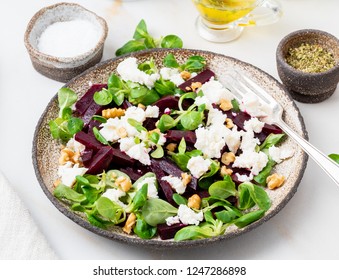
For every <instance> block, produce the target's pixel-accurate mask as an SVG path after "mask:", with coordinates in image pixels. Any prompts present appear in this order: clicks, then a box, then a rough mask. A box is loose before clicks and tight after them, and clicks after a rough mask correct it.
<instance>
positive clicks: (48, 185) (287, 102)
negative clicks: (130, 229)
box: [33, 49, 307, 248]
mask: <svg viewBox="0 0 339 280" xmlns="http://www.w3.org/2000/svg"><path fill="white" fill-rule="evenodd" d="M168 53H173V54H174V56H175V57H176V58H177V59H178V60H179V61H181V62H183V61H184V60H185V59H187V57H189V56H190V55H202V56H204V57H205V58H206V59H207V61H208V64H207V67H208V68H210V69H211V70H213V71H214V72H215V73H216V76H217V79H219V80H220V81H221V82H225V80H224V76H223V74H224V73H225V71H226V70H227V69H230V68H236V69H238V70H239V71H244V72H245V73H246V74H247V75H248V76H249V77H252V78H253V79H254V81H256V82H257V83H258V84H260V85H261V86H263V87H264V88H265V89H266V90H267V91H268V92H270V93H272V95H273V96H274V97H275V98H276V99H277V100H278V101H279V102H280V103H281V105H282V106H283V108H284V109H285V112H284V120H285V121H286V123H287V124H288V125H290V126H291V127H292V128H293V129H294V130H295V131H296V132H297V133H299V134H300V135H301V136H303V137H304V138H307V132H306V129H305V126H304V122H303V119H302V117H301V115H300V113H299V110H298V108H297V107H296V105H295V103H294V101H293V99H292V98H291V97H290V95H289V94H288V93H286V92H285V90H284V89H283V88H282V86H281V85H280V84H279V83H278V82H277V81H276V80H275V79H273V78H272V77H271V76H269V75H268V74H266V73H264V72H263V71H261V70H260V69H258V68H256V67H254V66H252V65H250V64H247V63H245V62H242V61H239V60H237V59H234V58H231V57H227V56H224V55H220V54H215V53H212V52H206V51H198V50H185V49H182V50H181V49H180V50H174V49H173V50H166V49H159V50H153V51H143V52H139V53H135V54H133V55H132V56H135V57H136V58H137V59H138V60H139V61H140V62H142V61H145V60H148V59H150V58H151V57H153V58H154V60H155V62H156V64H157V65H158V66H161V65H162V60H163V58H164V57H165V56H166V55H167V54H168ZM125 57H126V56H123V57H119V58H115V59H112V60H108V61H105V62H102V63H100V64H98V65H96V66H95V67H93V68H92V69H89V70H88V71H86V72H84V73H83V74H81V75H80V76H78V77H76V78H74V79H73V80H71V81H70V82H69V83H67V84H66V87H70V88H71V89H73V90H74V91H75V92H77V93H78V95H79V96H82V95H83V94H84V93H85V92H86V91H87V90H88V88H89V87H90V84H91V83H106V82H107V79H108V77H109V76H110V74H111V73H112V72H115V70H116V67H117V65H118V64H119V63H120V62H121V61H122V60H123V59H124V58H125ZM57 115H58V105H57V96H54V98H53V99H52V100H51V101H50V103H49V104H48V105H47V107H46V110H45V111H44V112H43V114H42V116H41V118H40V120H39V123H38V124H37V127H36V131H35V135H34V141H33V164H34V168H35V172H36V176H37V178H38V181H39V183H40V185H41V187H42V189H43V191H44V192H45V194H46V195H47V197H48V198H49V199H50V200H51V202H52V203H53V204H54V205H55V206H56V207H57V208H58V209H59V210H60V211H61V212H62V213H63V214H65V215H66V216H67V217H69V218H70V219H71V220H73V221H74V222H76V223H78V224H79V225H80V226H82V227H84V228H86V229H88V230H90V231H92V232H95V233H97V234H99V235H102V236H105V237H107V238H110V239H112V240H117V241H122V242H127V243H130V244H138V245H144V246H152V248H168V247H172V248H185V247H193V246H199V245H208V244H210V243H213V242H217V241H221V240H226V239H230V238H233V237H236V236H239V235H241V234H243V233H246V232H249V231H251V230H252V229H254V228H256V227H258V226H259V225H261V224H263V223H264V222H266V221H268V220H269V219H270V218H272V217H273V216H274V215H275V214H277V213H278V212H279V211H280V210H281V209H282V208H283V207H284V206H285V205H286V204H287V202H288V201H289V200H290V199H291V198H292V196H293V195H294V193H295V192H296V191H297V187H298V185H299V182H300V180H301V178H302V176H303V173H304V171H305V167H306V162H307V155H306V154H305V153H304V152H303V151H302V150H301V149H300V148H299V147H298V146H297V145H296V144H295V143H294V142H293V141H292V140H291V139H287V140H286V141H285V142H284V143H283V145H284V146H288V147H290V148H291V149H293V150H294V156H293V157H292V158H290V159H288V160H286V161H284V162H283V163H281V164H279V165H278V166H277V172H278V173H280V174H282V175H284V176H285V177H286V182H285V184H284V185H283V186H282V187H281V188H279V189H276V190H274V191H270V190H268V194H269V196H270V198H271V200H272V207H271V209H270V210H268V212H267V213H266V215H265V216H264V217H263V218H262V219H260V220H259V221H257V222H255V223H253V224H251V225H249V226H247V227H245V228H242V229H238V228H237V227H235V226H231V227H229V228H228V229H227V231H226V233H225V234H224V235H223V236H219V237H216V238H212V239H202V240H194V241H183V242H175V241H173V240H165V241H163V240H160V239H158V238H155V239H152V240H142V239H140V238H138V237H136V236H135V235H127V234H125V233H123V232H122V230H121V228H120V227H113V228H111V229H110V230H102V229H99V228H96V227H94V226H93V225H91V224H89V223H88V222H87V221H86V220H85V219H84V218H83V217H82V216H81V214H78V213H74V212H72V211H71V210H70V209H69V208H68V206H67V205H66V204H64V203H62V202H61V201H59V200H58V199H56V198H55V197H54V196H53V195H52V191H53V182H55V181H56V179H57V169H58V158H59V155H60V143H58V142H57V141H55V140H53V139H52V137H51V135H50V132H49V127H48V122H49V121H50V120H51V119H54V118H55V117H56V116H57ZM286 223H288V221H286Z"/></svg>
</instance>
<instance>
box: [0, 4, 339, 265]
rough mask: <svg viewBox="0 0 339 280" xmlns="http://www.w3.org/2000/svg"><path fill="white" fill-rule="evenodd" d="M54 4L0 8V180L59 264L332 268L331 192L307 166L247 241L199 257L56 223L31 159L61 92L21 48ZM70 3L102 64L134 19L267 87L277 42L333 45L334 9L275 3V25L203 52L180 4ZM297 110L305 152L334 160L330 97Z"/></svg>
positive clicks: (334, 105)
mask: <svg viewBox="0 0 339 280" xmlns="http://www.w3.org/2000/svg"><path fill="white" fill-rule="evenodd" d="M56 2H57V1H51V0H45V1H27V0H16V1H6V4H4V3H2V4H1V6H2V7H1V8H0V22H1V25H0V26H1V27H0V34H1V39H0V50H1V52H0V170H2V171H3V172H4V174H5V175H6V176H7V178H8V179H9V181H10V182H11V183H12V184H13V185H14V187H15V189H16V191H17V193H18V194H19V196H20V197H21V198H22V200H23V201H24V203H25V204H26V206H27V207H28V209H29V210H30V212H31V214H32V216H33V218H34V220H35V221H36V223H37V225H38V226H39V228H40V229H41V231H42V232H43V234H44V235H45V236H46V238H47V240H48V242H49V243H50V245H51V247H52V248H53V249H54V250H55V252H56V253H57V254H58V256H59V257H60V258H61V259H274V260H276V259H339V242H338V236H339V188H338V186H336V185H335V184H334V183H333V182H332V181H331V179H329V178H328V177H327V176H326V175H325V173H324V172H323V171H322V170H320V168H319V167H318V166H317V165H316V164H315V163H314V162H313V161H312V160H309V162H308V165H307V169H306V171H305V174H304V177H303V179H302V181H301V183H300V186H299V189H298V192H297V193H296V194H295V196H294V197H293V198H292V200H291V201H290V202H289V203H288V205H287V206H286V207H285V208H284V209H283V210H282V211H281V212H280V213H279V214H277V215H276V216H275V217H273V218H272V219H271V220H269V221H268V222H267V223H265V224H264V225H262V226H260V227H259V228H257V229H255V230H253V231H251V232H250V233H247V234H245V235H243V236H241V237H238V238H235V239H232V240H229V241H226V242H223V243H221V244H215V245H213V246H210V247H209V248H196V249H189V250H188V249H181V250H173V251H172V250H166V251H157V250H152V249H145V248H139V247H132V246H129V245H126V244H122V243H118V242H115V241H112V240H108V239H106V238H103V237H100V236H97V235H95V234H93V233H91V232H89V231H87V230H86V229H83V228H82V227H80V226H78V225H77V224H75V223H73V222H72V221H71V220H69V219H68V218H67V217H65V216H64V215H63V214H61V213H60V212H59V211H58V210H57V209H56V208H55V207H54V206H53V205H52V203H51V202H50V201H49V200H48V199H47V197H46V196H45V194H44V193H43V192H42V190H41V188H40V186H39V183H38V181H37V179H36V177H35V173H34V170H33V165H32V159H31V150H32V139H33V132H34V129H35V126H36V124H37V121H38V119H39V117H40V115H41V113H42V112H43V110H44V108H45V106H46V105H47V103H48V101H49V100H50V99H51V98H52V97H53V96H54V95H55V93H56V92H57V90H58V89H59V88H60V87H62V86H63V83H60V82H56V81H53V80H51V79H48V78H46V77H44V76H42V75H40V74H39V73H37V72H36V71H35V70H34V69H33V67H32V65H31V62H30V59H29V56H28V54H27V52H26V49H25V46H24V42H23V37H24V32H25V28H26V25H27V23H28V22H29V20H30V18H31V17H32V16H33V15H34V13H35V12H37V11H38V10H39V9H41V8H42V7H44V6H48V5H50V4H54V3H56ZM66 2H68V1H66ZM73 2H77V3H79V4H81V5H83V6H84V7H86V8H88V9H90V10H92V11H94V12H96V13H97V14H98V15H100V16H102V17H104V18H105V19H106V20H107V23H108V26H109V35H108V38H107V41H106V45H105V50H104V57H103V59H108V58H111V57H114V53H115V50H116V49H117V48H118V47H120V46H121V45H122V44H123V43H125V42H126V41H127V40H129V39H131V38H132V35H133V32H134V28H135V26H136V25H137V23H138V22H139V21H140V20H141V19H142V18H143V19H145V21H146V23H147V25H148V29H149V32H150V33H151V34H153V35H154V36H155V37H159V36H160V35H167V34H171V33H173V34H177V35H179V36H180V37H181V38H182V39H183V41H184V46H185V47H186V48H196V49H203V50H209V51H214V52H217V53H222V54H226V55H229V56H233V57H235V58H238V59H240V60H243V61H246V62H249V63H251V64H253V65H255V66H257V67H259V68H261V69H262V70H264V71H266V72H267V73H269V74H271V75H272V76H273V77H275V78H277V79H279V77H278V74H277V70H276V62H275V51H276V47H277V45H278V43H279V41H280V40H281V39H282V38H283V37H284V36H285V35H287V34H288V33H290V32H292V31H295V30H298V29H304V28H314V29H321V30H324V31H327V32H329V33H332V34H333V35H335V36H337V37H339V29H338V17H339V1H338V0H282V1H281V2H282V5H283V8H284V15H283V18H282V19H281V20H280V21H279V22H278V23H276V24H274V25H271V26H266V27H253V28H249V29H247V30H246V31H245V32H244V33H243V34H242V36H241V37H240V38H239V39H238V40H236V41H234V42H231V43H225V44H216V43H210V42H207V41H205V40H203V39H201V38H200V37H199V36H198V35H197V33H196V31H195V28H194V22H195V18H196V16H197V12H196V10H195V8H194V6H193V4H192V2H191V1H190V0H135V1H126V2H122V3H121V1H113V0H81V1H73ZM297 106H298V107H299V109H300V111H301V114H302V115H303V117H304V121H305V123H306V128H307V130H308V133H309V138H310V142H311V143H313V144H314V145H315V146H316V147H318V148H319V149H320V150H322V151H323V152H324V153H325V154H329V153H339V129H338V125H337V123H338V121H339V110H338V108H339V89H337V90H336V92H335V93H334V95H333V96H332V97H331V98H330V99H328V100H326V101H324V102H322V103H320V104H302V103H297ZM0 195H1V194H0ZM1 207H3V206H2V205H0V211H1Z"/></svg>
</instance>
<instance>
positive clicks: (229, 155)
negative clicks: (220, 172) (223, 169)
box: [221, 152, 235, 165]
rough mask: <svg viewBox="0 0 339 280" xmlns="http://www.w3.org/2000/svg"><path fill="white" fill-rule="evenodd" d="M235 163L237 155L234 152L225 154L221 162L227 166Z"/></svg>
mask: <svg viewBox="0 0 339 280" xmlns="http://www.w3.org/2000/svg"><path fill="white" fill-rule="evenodd" d="M234 161H235V154H233V153H232V152H229V153H228V152H225V153H223V154H222V156H221V162H222V163H223V164H225V165H229V164H230V163H232V162H234Z"/></svg>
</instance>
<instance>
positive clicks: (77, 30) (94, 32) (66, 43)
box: [38, 19, 102, 57]
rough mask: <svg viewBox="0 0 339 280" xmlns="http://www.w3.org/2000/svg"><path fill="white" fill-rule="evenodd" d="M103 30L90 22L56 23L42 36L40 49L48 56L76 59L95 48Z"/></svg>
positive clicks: (76, 20)
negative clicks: (75, 57)
mask: <svg viewBox="0 0 339 280" xmlns="http://www.w3.org/2000/svg"><path fill="white" fill-rule="evenodd" d="M101 34H102V32H101V30H100V29H99V28H98V27H97V26H95V25H94V24H93V23H91V22H90V21H88V20H83V19H75V20H70V21H62V22H55V23H53V24H51V25H50V26H48V27H47V28H46V29H45V31H44V32H43V33H42V34H41V36H40V38H39V41H38V49H39V51H40V52H42V53H45V54H47V55H52V56H57V57H74V56H78V55H81V54H84V53H86V52H88V51H89V50H91V49H92V48H94V47H95V46H96V44H97V43H98V41H99V40H100V36H101Z"/></svg>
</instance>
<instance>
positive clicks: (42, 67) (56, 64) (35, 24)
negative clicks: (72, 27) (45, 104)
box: [24, 3, 108, 82]
mask: <svg viewBox="0 0 339 280" xmlns="http://www.w3.org/2000/svg"><path fill="white" fill-rule="evenodd" d="M76 19H81V20H87V21H89V22H90V23H92V24H93V25H94V27H95V28H96V29H97V30H99V31H98V32H100V39H99V40H98V42H97V43H96V45H95V47H93V48H92V49H90V50H88V51H86V52H85V53H82V54H79V55H77V56H74V57H56V56H52V55H49V54H46V53H42V52H41V51H39V49H38V43H39V38H40V36H41V34H42V33H43V32H44V31H45V30H46V28H47V27H48V26H50V25H51V24H53V23H56V22H64V21H71V20H76ZM107 32H108V27H107V23H106V21H105V20H104V19H103V18H101V17H99V16H97V15H96V14H95V13H93V12H91V11H89V10H87V9H85V8H83V7H82V6H80V5H78V4H75V3H58V4H55V5H52V6H48V7H45V8H43V9H41V10H40V11H38V12H37V13H36V14H35V15H34V16H33V17H32V19H31V20H30V22H29V23H28V26H27V29H26V32H25V36H24V42H25V46H26V48H27V51H28V53H29V56H30V58H31V61H32V64H33V67H34V68H35V69H36V70H37V71H38V72H39V73H41V74H43V75H44V76H46V77H48V78H51V79H54V80H57V81H60V82H67V81H69V80H70V79H72V78H73V77H75V76H77V75H79V74H80V73H82V72H83V71H85V70H86V69H88V68H90V67H92V66H93V65H95V64H97V63H98V62H100V60H101V58H102V54H103V48H104V43H105V40H106V37H107Z"/></svg>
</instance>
